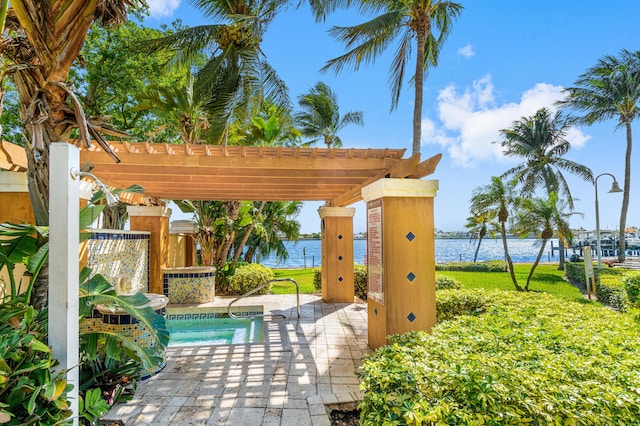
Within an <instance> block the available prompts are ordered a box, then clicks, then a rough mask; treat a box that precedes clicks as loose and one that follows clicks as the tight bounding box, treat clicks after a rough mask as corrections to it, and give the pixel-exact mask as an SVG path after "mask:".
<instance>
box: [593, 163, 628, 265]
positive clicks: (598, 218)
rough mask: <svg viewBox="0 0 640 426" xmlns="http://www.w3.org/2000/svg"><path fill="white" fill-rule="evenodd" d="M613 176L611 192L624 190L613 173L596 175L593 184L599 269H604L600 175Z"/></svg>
mask: <svg viewBox="0 0 640 426" xmlns="http://www.w3.org/2000/svg"><path fill="white" fill-rule="evenodd" d="M604 175H607V176H611V178H612V179H613V183H612V184H611V189H610V190H609V193H613V192H622V191H623V190H622V189H621V188H620V185H618V181H617V180H616V178H615V176H613V175H612V174H611V173H602V174H600V175H598V176H597V177H596V180H595V181H594V182H593V186H595V188H596V250H597V251H598V269H602V248H601V247H600V212H599V209H598V178H599V177H600V176H604ZM620 238H624V235H620Z"/></svg>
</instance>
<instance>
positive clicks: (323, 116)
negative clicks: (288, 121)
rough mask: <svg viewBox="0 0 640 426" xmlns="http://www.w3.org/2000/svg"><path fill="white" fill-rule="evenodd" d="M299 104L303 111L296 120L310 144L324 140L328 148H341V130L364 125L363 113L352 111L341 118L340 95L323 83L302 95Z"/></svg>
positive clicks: (297, 115) (317, 84) (296, 116)
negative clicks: (354, 125)
mask: <svg viewBox="0 0 640 426" xmlns="http://www.w3.org/2000/svg"><path fill="white" fill-rule="evenodd" d="M298 103H299V104H300V107H301V108H302V111H301V112H298V113H297V114H296V115H295V120H296V122H297V123H298V125H299V126H300V130H301V132H302V135H303V136H306V137H308V138H312V140H311V141H310V143H316V142H317V141H318V140H320V139H322V141H323V142H324V143H325V144H326V145H327V148H331V147H334V148H339V147H341V146H342V139H340V136H338V132H339V131H340V130H342V129H343V128H344V127H345V126H347V125H349V124H357V125H358V126H363V125H364V120H363V113H362V111H350V112H348V113H346V114H345V115H343V116H340V110H339V107H338V95H336V93H335V92H334V91H333V90H331V88H330V87H329V86H327V85H326V84H325V83H323V82H321V81H319V82H317V83H316V85H315V86H313V87H312V88H311V90H309V93H306V94H304V95H301V96H300V97H299V98H298Z"/></svg>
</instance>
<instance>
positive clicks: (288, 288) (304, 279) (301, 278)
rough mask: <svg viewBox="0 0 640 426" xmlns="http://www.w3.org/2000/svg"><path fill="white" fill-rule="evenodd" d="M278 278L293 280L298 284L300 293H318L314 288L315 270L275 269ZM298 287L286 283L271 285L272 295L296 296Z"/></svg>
mask: <svg viewBox="0 0 640 426" xmlns="http://www.w3.org/2000/svg"><path fill="white" fill-rule="evenodd" d="M273 272H275V274H276V278H293V279H294V280H296V281H297V282H298V286H299V287H300V293H307V294H309V293H317V290H316V288H315V287H314V286H313V268H307V269H274V270H273ZM295 292H296V286H295V285H293V283H291V282H288V281H285V282H282V283H273V284H271V293H273V294H295Z"/></svg>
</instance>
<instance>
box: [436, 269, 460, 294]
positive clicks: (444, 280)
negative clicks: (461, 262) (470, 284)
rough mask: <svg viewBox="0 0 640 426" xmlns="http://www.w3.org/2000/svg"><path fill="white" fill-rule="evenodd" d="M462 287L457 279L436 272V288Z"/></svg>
mask: <svg viewBox="0 0 640 426" xmlns="http://www.w3.org/2000/svg"><path fill="white" fill-rule="evenodd" d="M458 288H462V283H461V282H460V281H458V280H457V279H455V278H453V277H450V276H448V275H442V274H438V273H436V290H447V289H458Z"/></svg>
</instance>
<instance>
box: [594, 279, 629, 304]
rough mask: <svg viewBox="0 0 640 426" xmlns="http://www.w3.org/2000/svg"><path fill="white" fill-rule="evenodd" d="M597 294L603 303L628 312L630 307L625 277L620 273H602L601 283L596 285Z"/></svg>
mask: <svg viewBox="0 0 640 426" xmlns="http://www.w3.org/2000/svg"><path fill="white" fill-rule="evenodd" d="M596 296H598V300H600V302H601V303H603V304H605V305H608V306H611V307H612V308H613V309H615V310H618V311H620V312H626V311H627V309H628V308H629V298H628V297H627V290H626V288H625V284H624V282H623V277H621V276H619V275H611V274H602V275H600V283H599V284H598V285H597V286H596Z"/></svg>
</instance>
